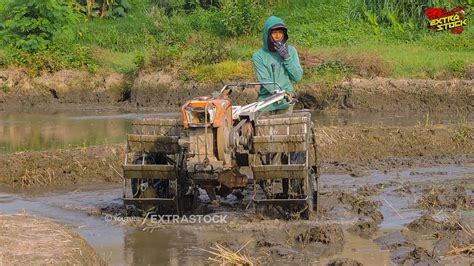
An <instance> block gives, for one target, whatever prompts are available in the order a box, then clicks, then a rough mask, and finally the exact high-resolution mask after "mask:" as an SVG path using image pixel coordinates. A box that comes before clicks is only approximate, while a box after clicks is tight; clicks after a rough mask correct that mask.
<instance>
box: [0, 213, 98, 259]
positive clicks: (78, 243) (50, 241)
mask: <svg viewBox="0 0 474 266" xmlns="http://www.w3.org/2000/svg"><path fill="white" fill-rule="evenodd" d="M0 224H1V226H0V250H1V253H0V264H2V265H32V264H34V265H46V264H54V265H73V264H75V265H107V264H106V263H105V261H104V260H102V258H101V257H100V256H99V255H98V254H97V253H96V252H95V251H94V249H92V248H91V247H90V246H89V244H87V242H86V241H84V239H82V238H81V237H80V236H79V235H78V234H77V233H75V232H73V231H72V230H71V229H68V228H66V227H64V226H62V225H59V224H57V223H54V222H52V221H50V220H48V219H44V218H38V217H34V216H31V215H27V214H17V215H0Z"/></svg>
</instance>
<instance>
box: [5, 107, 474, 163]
mask: <svg viewBox="0 0 474 266" xmlns="http://www.w3.org/2000/svg"><path fill="white" fill-rule="evenodd" d="M176 115H177V113H124V112H117V111H98V110H92V111H91V110H86V111H81V110H77V111H57V112H54V113H5V112H4V113H2V112H0V154H6V153H13V152H17V151H32V150H33V151H37V150H49V149H56V148H75V147H84V146H90V145H100V144H109V143H119V142H123V141H124V140H125V137H126V134H127V132H129V131H130V129H131V122H132V121H133V120H134V119H139V118H143V117H150V116H162V117H169V116H176ZM313 119H314V120H315V121H316V123H317V124H318V125H324V126H341V125H354V124H360V125H385V126H387V125H390V126H414V125H417V124H420V125H427V124H450V123H456V122H457V121H459V120H460V119H469V121H472V120H474V114H472V117H462V116H458V115H456V114H436V115H429V114H423V113H415V114H410V113H404V114H386V113H385V114H384V113H373V114H371V113H357V114H351V113H343V114H328V113H321V112H314V113H313Z"/></svg>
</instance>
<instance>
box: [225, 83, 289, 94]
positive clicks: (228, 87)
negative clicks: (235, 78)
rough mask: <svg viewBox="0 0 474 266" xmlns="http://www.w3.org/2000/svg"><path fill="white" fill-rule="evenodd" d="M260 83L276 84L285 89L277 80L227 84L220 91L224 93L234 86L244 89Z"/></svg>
mask: <svg viewBox="0 0 474 266" xmlns="http://www.w3.org/2000/svg"><path fill="white" fill-rule="evenodd" d="M258 85H274V86H276V87H278V88H279V89H280V90H282V91H283V88H282V87H281V86H280V84H278V83H276V82H249V83H233V84H226V85H224V86H223V87H222V89H221V90H220V91H219V95H224V92H225V91H226V90H231V88H232V87H240V88H242V89H245V88H246V87H249V86H258Z"/></svg>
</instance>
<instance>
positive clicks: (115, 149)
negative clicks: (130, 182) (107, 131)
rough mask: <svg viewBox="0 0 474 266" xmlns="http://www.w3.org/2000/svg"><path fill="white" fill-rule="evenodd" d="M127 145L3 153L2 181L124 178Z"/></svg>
mask: <svg viewBox="0 0 474 266" xmlns="http://www.w3.org/2000/svg"><path fill="white" fill-rule="evenodd" d="M123 153H124V145H105V146H92V147H87V148H81V149H69V150H54V151H42V152H18V153H15V154H9V155H0V166H1V167H0V184H7V185H10V186H17V187H24V186H51V185H73V184H90V183H91V182H94V183H101V182H120V181H121V162H122V158H123V156H124V155H123Z"/></svg>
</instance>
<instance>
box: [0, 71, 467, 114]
mask: <svg viewBox="0 0 474 266" xmlns="http://www.w3.org/2000/svg"><path fill="white" fill-rule="evenodd" d="M220 86H221V85H219V84H199V83H193V82H188V83H183V82H180V81H179V79H178V78H177V76H176V73H167V72H163V71H161V72H158V73H156V72H151V73H149V72H146V71H143V72H140V73H138V74H137V75H134V76H126V75H122V74H116V73H102V74H90V73H88V72H85V71H78V70H63V71H59V72H55V73H52V74H43V75H41V76H39V77H31V76H30V75H29V74H28V73H27V72H26V71H25V70H22V69H10V70H2V71H0V87H1V88H3V89H2V90H0V110H16V109H25V108H34V107H38V106H42V107H47V108H48V109H54V108H61V106H64V105H65V106H67V105H71V104H100V105H108V106H116V107H121V108H126V109H127V108H128V109H136V108H141V109H152V110H156V111H176V110H177V109H178V108H179V107H180V106H181V105H182V104H183V103H185V102H186V101H187V100H189V99H191V98H193V97H198V96H203V95H210V94H211V93H212V92H214V91H216V90H219V89H220ZM297 93H298V98H299V100H300V101H301V103H302V105H303V106H304V107H305V108H308V109H312V110H334V109H346V110H354V111H370V112H387V111H390V112H394V111H397V112H406V111H425V112H426V111H430V112H442V111H451V112H452V111H454V109H458V111H468V112H470V111H472V110H473V108H474V81H473V80H455V79H453V80H417V79H390V78H374V79H351V80H349V81H344V82H339V83H337V84H336V85H331V86H328V85H321V84H312V85H300V86H299V87H297ZM157 95H159V96H158V97H157ZM256 96H257V93H256V90H255V89H247V90H245V91H244V92H240V91H239V92H235V93H233V94H232V95H231V96H230V98H231V99H232V102H233V104H234V105H241V104H246V103H250V102H253V101H255V99H256Z"/></svg>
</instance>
